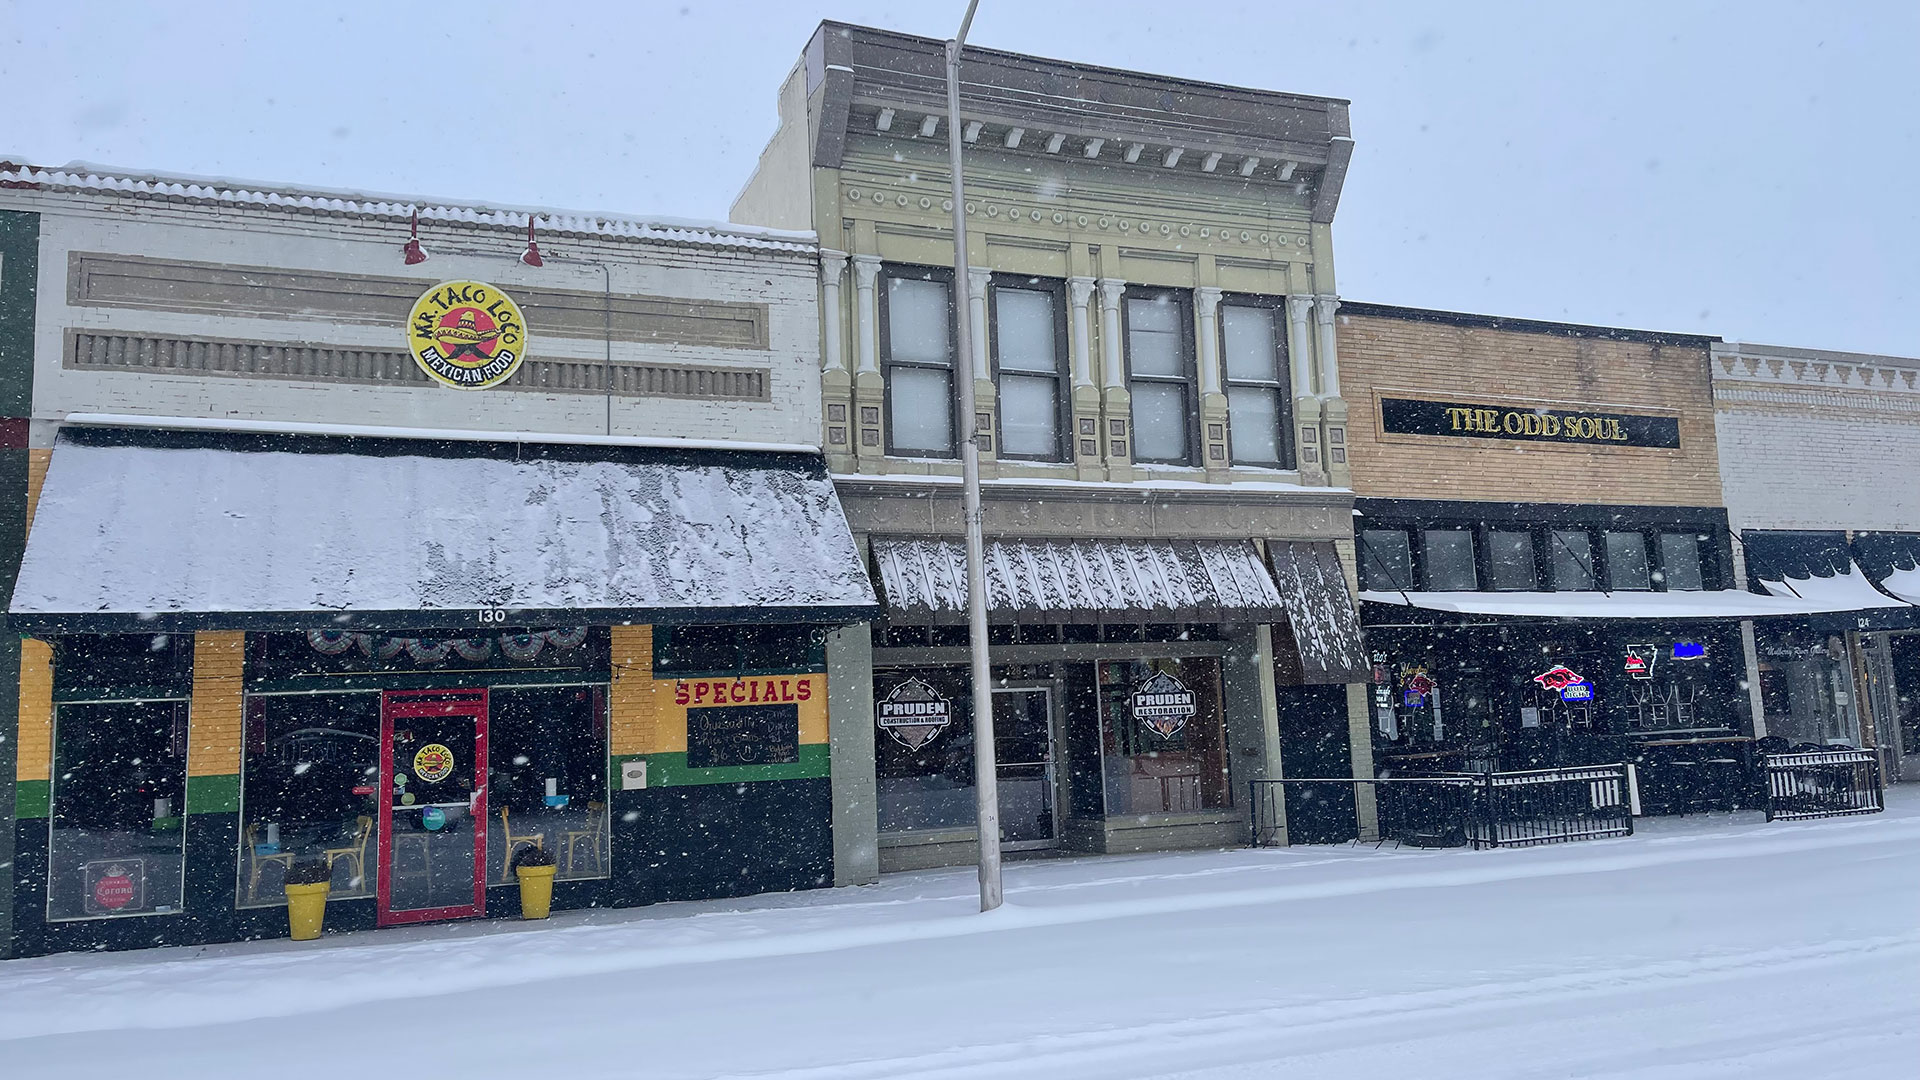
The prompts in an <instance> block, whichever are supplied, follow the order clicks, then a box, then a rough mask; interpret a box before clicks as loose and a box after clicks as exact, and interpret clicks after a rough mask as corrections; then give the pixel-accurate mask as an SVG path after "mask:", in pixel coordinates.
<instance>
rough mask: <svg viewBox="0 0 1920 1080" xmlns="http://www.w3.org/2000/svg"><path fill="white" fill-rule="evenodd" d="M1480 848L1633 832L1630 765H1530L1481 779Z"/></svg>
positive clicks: (1527, 844) (1582, 838)
mask: <svg viewBox="0 0 1920 1080" xmlns="http://www.w3.org/2000/svg"><path fill="white" fill-rule="evenodd" d="M1481 783H1482V788H1481V795H1482V799H1483V801H1484V810H1483V812H1482V814H1481V816H1480V819H1479V821H1478V823H1477V824H1478V825H1479V827H1480V832H1479V833H1478V834H1477V835H1476V836H1475V837H1474V846H1475V847H1526V846H1529V845H1532V844H1558V843H1563V842H1565V841H1568V840H1599V839H1602V838H1604V837H1609V836H1632V835H1633V802H1632V781H1631V780H1630V779H1629V774H1628V772H1627V767H1626V766H1625V765H1589V766H1581V767H1578V768H1570V769H1529V770H1527V771H1526V772H1503V773H1486V774H1483V776H1482V777H1481Z"/></svg>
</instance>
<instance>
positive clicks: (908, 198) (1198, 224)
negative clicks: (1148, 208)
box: [842, 182, 1313, 250]
mask: <svg viewBox="0 0 1920 1080" xmlns="http://www.w3.org/2000/svg"><path fill="white" fill-rule="evenodd" d="M842 194H843V196H844V198H845V200H846V202H847V203H848V204H849V205H854V206H873V207H875V208H876V209H883V210H886V211H889V212H892V213H895V214H909V215H913V216H921V215H926V216H929V217H931V216H934V215H939V218H938V220H944V219H945V217H946V216H947V215H951V214H952V213H953V200H952V199H941V200H939V201H937V202H936V201H935V200H934V199H932V198H931V197H927V196H920V197H918V198H916V197H914V196H912V195H909V194H906V193H904V192H900V191H898V190H896V189H893V188H891V187H888V186H885V185H880V186H876V185H875V184H873V183H871V182H869V183H866V184H861V183H858V182H855V183H853V184H850V185H848V186H847V187H846V188H845V189H844V191H843V193H842ZM966 209H967V214H968V215H969V216H972V217H982V218H984V219H985V220H986V223H987V225H988V227H991V226H992V225H993V224H995V223H996V222H1001V221H1004V222H1006V223H1007V224H1008V225H1034V226H1042V227H1044V226H1047V225H1051V226H1052V227H1053V228H1055V229H1065V230H1067V231H1069V232H1072V233H1096V232H1108V233H1113V234H1117V235H1116V239H1117V241H1118V242H1123V243H1124V242H1125V241H1126V240H1128V239H1129V238H1138V239H1140V240H1148V239H1150V238H1154V237H1158V238H1159V239H1161V240H1175V239H1177V240H1182V241H1189V240H1193V239H1195V238H1197V239H1199V240H1205V241H1212V242H1216V243H1220V244H1232V243H1235V242H1238V243H1241V244H1248V245H1253V246H1255V247H1261V248H1264V247H1286V246H1287V245H1289V244H1292V245H1294V246H1296V247H1299V248H1301V249H1303V250H1304V249H1307V248H1310V247H1311V246H1312V244H1313V237H1312V235H1311V234H1310V233H1309V232H1308V231H1307V229H1306V224H1307V223H1306V222H1304V221H1302V222H1299V223H1298V224H1297V225H1296V226H1294V228H1293V229H1290V230H1288V231H1279V230H1276V229H1274V228H1272V227H1271V226H1266V225H1249V224H1247V223H1238V224H1236V223H1234V222H1230V221H1222V220H1211V221H1209V220H1197V219H1195V218H1193V217H1191V216H1189V215H1187V214H1182V213H1175V214H1162V215H1157V216H1156V215H1155V214H1153V213H1147V214H1144V215H1141V214H1139V213H1138V212H1137V211H1135V212H1132V213H1129V212H1123V211H1106V212H1096V211H1090V210H1061V209H1058V208H1057V207H1056V206H1055V205H1053V204H1050V203H1044V202H1042V201H1040V200H1038V199H1033V200H1031V201H1029V200H1022V199H1008V198H1004V197H1002V198H994V197H989V196H982V197H978V198H969V199H968V200H967V206H966Z"/></svg>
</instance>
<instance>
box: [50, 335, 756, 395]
mask: <svg viewBox="0 0 1920 1080" xmlns="http://www.w3.org/2000/svg"><path fill="white" fill-rule="evenodd" d="M62 366H63V367H65V368H67V369H69V370H72V371H137V372H140V373H143V374H149V375H215V376H225V377H229V378H246V379H298V380H302V381H306V382H339V383H360V384H363V385H368V386H429V385H432V381H431V380H430V379H428V378H427V375H426V373H425V372H423V371H421V370H420V367H419V365H418V364H416V363H414V360H413V357H411V356H409V355H407V354H406V353H405V352H402V351H400V350H398V349H394V350H382V349H354V348H346V347H341V346H337V345H319V344H312V343H307V342H285V341H223V340H214V339H208V338H177V337H161V336H156V335H149V334H121V333H97V332H94V331H87V330H68V331H67V333H66V347H65V356H64V358H63V360H62ZM609 376H611V379H612V384H613V385H612V390H611V392H612V393H614V394H616V395H619V396H622V397H666V398H685V399H690V400H696V401H771V400H773V393H772V389H773V388H772V382H773V379H772V372H771V371H770V370H769V369H767V368H760V367H755V368H747V367H738V368H736V367H716V366H710V365H701V364H658V363H633V362H623V361H614V362H613V363H612V364H611V365H609V364H608V363H607V362H605V361H601V360H548V359H540V358H536V357H529V358H527V360H526V361H525V362H524V363H522V364H521V366H520V370H519V371H518V372H517V373H515V374H514V376H513V378H511V379H508V380H507V381H506V383H505V384H503V388H504V389H507V390H525V391H532V392H536V393H548V394H552V393H560V394H605V393H608V392H609V391H608V387H607V381H608V378H609Z"/></svg>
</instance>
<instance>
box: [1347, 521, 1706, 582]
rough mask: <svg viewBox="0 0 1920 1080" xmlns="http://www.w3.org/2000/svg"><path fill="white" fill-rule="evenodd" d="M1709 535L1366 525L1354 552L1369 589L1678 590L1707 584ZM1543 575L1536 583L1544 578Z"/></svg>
mask: <svg viewBox="0 0 1920 1080" xmlns="http://www.w3.org/2000/svg"><path fill="white" fill-rule="evenodd" d="M1713 539H1714V537H1713V535H1712V534H1711V533H1703V532H1698V531H1662V530H1660V529H1657V528H1649V529H1633V528H1626V529H1608V528H1603V527H1600V526H1579V525H1560V526H1532V525H1528V524H1525V523H1519V522H1494V523H1480V524H1473V523H1458V524H1456V523H1451V522H1441V523H1435V524H1425V523H1422V524H1419V525H1413V524H1405V525H1374V526H1373V527H1371V528H1366V529H1362V530H1360V533H1359V536H1358V537H1357V540H1358V545H1357V550H1356V552H1355V556H1356V559H1357V561H1358V563H1359V569H1360V587H1361V588H1362V589H1367V590H1372V591H1389V592H1391V591H1398V590H1402V589H1406V590H1413V589H1418V590H1421V591H1424V592H1465V591H1474V590H1481V589H1488V590H1493V591H1506V592H1531V591H1534V590H1537V589H1540V588H1542V587H1543V584H1544V587H1545V588H1547V589H1551V590H1553V591H1556V592H1595V591H1600V590H1606V591H1609V592H1616V591H1650V590H1664V591H1667V592H1683V591H1688V590H1699V589H1703V588H1710V587H1715V583H1716V582H1717V581H1718V580H1719V578H1718V575H1717V573H1716V569H1715V568H1716V566H1717V565H1718V564H1717V562H1716V561H1715V555H1714V549H1713V546H1712V541H1713ZM1543 572H1544V578H1543V576H1542V575H1543Z"/></svg>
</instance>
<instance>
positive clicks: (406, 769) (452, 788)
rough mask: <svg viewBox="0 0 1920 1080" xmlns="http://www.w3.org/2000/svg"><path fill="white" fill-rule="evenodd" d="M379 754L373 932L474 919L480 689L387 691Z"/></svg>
mask: <svg viewBox="0 0 1920 1080" xmlns="http://www.w3.org/2000/svg"><path fill="white" fill-rule="evenodd" d="M380 749H381V753H380V787H379V793H380V867H381V874H380V887H379V892H378V896H379V901H378V904H379V923H380V925H381V926H392V925H394V924H396V923H410V922H425V921H427V920H430V919H462V918H469V917H472V916H476V915H480V914H482V913H483V912H484V911H485V910H486V897H487V893H486V886H487V879H486V863H487V787H486V775H487V692H486V691H485V690H389V691H387V692H386V694H385V695H384V696H383V698H382V700H381V709H380Z"/></svg>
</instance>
